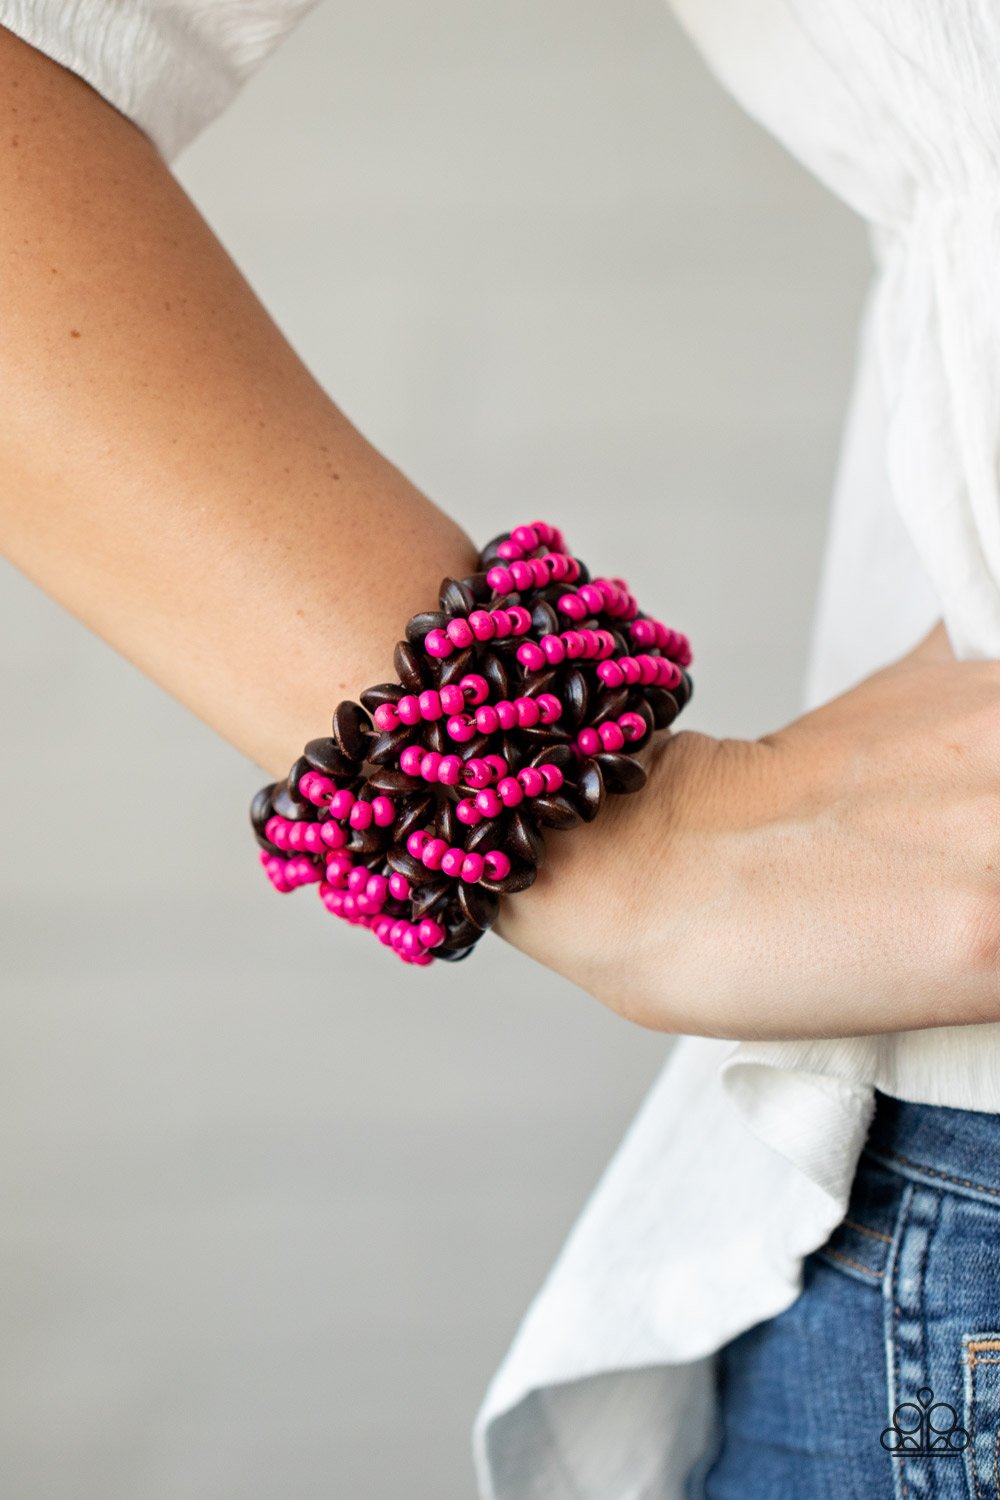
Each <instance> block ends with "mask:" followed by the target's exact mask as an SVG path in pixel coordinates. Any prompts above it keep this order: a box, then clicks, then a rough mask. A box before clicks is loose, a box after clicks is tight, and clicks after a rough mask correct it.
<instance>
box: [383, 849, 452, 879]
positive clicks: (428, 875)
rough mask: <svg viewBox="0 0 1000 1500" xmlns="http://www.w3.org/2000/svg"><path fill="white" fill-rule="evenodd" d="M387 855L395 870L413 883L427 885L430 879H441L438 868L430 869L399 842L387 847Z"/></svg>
mask: <svg viewBox="0 0 1000 1500" xmlns="http://www.w3.org/2000/svg"><path fill="white" fill-rule="evenodd" d="M385 857H386V859H387V860H388V861H389V864H390V865H391V866H392V868H393V869H394V870H397V871H398V872H399V874H400V875H405V876H406V878H407V880H408V881H409V882H410V884H411V885H426V884H427V882H428V881H429V880H438V879H440V876H439V874H438V872H437V870H428V868H427V866H426V865H425V864H422V863H421V861H420V860H419V859H416V858H415V857H414V856H413V855H412V854H411V853H410V851H409V850H408V849H404V848H402V847H401V846H400V845H399V844H393V845H392V846H391V848H389V849H387V850H386V856H385Z"/></svg>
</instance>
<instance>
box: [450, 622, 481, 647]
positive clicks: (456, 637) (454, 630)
mask: <svg viewBox="0 0 1000 1500" xmlns="http://www.w3.org/2000/svg"><path fill="white" fill-rule="evenodd" d="M445 634H446V635H447V637H448V639H449V641H451V643H452V645H453V646H457V647H458V649H459V650H460V651H464V650H465V647H466V646H471V645H472V642H473V640H474V639H475V637H474V636H473V634H472V630H471V629H470V627H469V622H468V620H462V619H457V620H449V621H448V626H447V629H446V631H445Z"/></svg>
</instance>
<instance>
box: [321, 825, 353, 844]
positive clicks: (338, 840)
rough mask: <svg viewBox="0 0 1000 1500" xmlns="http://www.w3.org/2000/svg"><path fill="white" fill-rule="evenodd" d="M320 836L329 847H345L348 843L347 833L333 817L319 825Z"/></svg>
mask: <svg viewBox="0 0 1000 1500" xmlns="http://www.w3.org/2000/svg"><path fill="white" fill-rule="evenodd" d="M319 832H320V838H321V839H322V840H323V843H324V844H325V845H326V847H327V848H328V849H343V847H344V845H345V844H346V843H347V834H346V833H345V832H344V830H343V828H341V826H340V824H339V823H335V822H334V821H333V819H332V818H331V819H330V820H329V821H328V822H326V823H321V824H320V825H319Z"/></svg>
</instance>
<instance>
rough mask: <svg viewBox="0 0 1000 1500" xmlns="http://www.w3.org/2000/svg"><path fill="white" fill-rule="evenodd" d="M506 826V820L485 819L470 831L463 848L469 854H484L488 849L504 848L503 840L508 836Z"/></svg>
mask: <svg viewBox="0 0 1000 1500" xmlns="http://www.w3.org/2000/svg"><path fill="white" fill-rule="evenodd" d="M505 825H506V819H505V818H484V819H483V821H482V822H481V823H477V824H476V825H475V827H474V828H470V829H469V832H468V834H467V835H466V839H465V844H464V845H463V847H464V848H465V849H466V850H467V851H468V852H469V854H482V853H483V852H484V851H485V850H487V849H501V848H503V840H504V838H505V837H506V834H507V830H506V826H505ZM506 852H507V851H506V850H504V853H506Z"/></svg>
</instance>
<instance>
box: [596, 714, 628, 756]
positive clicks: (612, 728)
mask: <svg viewBox="0 0 1000 1500" xmlns="http://www.w3.org/2000/svg"><path fill="white" fill-rule="evenodd" d="M597 733H598V734H599V735H600V737H601V744H602V745H603V746H604V748H605V750H611V751H614V750H620V749H621V748H622V746H623V745H624V743H625V735H624V734H623V733H622V730H621V728H620V726H619V725H617V724H615V723H614V722H613V721H610V720H606V721H605V722H604V723H603V724H600V725H598V729H597Z"/></svg>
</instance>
